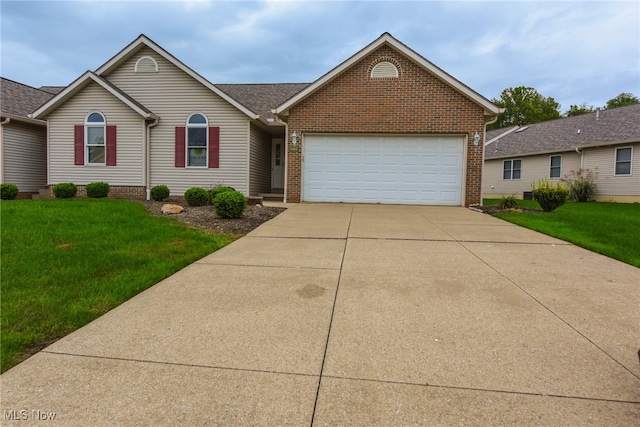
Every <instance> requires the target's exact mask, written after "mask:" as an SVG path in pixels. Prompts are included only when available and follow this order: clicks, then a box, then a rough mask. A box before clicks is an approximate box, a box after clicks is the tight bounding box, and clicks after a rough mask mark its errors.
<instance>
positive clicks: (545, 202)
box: [531, 179, 569, 212]
mask: <svg viewBox="0 0 640 427" xmlns="http://www.w3.org/2000/svg"><path fill="white" fill-rule="evenodd" d="M531 188H532V189H533V200H535V201H536V202H538V203H539V204H540V206H541V207H542V210H543V211H544V212H552V211H554V210H555V209H557V208H559V207H560V206H562V205H564V203H565V202H566V201H567V197H569V190H567V187H565V186H564V184H562V183H561V182H559V183H558V185H555V186H554V185H553V184H551V183H550V182H549V181H548V180H547V179H541V180H539V181H538V182H537V183H533V184H531Z"/></svg>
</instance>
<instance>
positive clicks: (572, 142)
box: [485, 104, 640, 158]
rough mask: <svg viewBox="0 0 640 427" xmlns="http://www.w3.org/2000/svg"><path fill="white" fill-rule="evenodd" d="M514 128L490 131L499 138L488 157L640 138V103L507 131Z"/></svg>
mask: <svg viewBox="0 0 640 427" xmlns="http://www.w3.org/2000/svg"><path fill="white" fill-rule="evenodd" d="M512 129H513V127H510V128H503V129H496V130H492V131H488V132H487V137H486V140H487V141H491V140H492V139H495V138H498V139H497V140H496V141H493V142H491V143H490V144H488V145H487V146H486V147H485V158H499V157H506V156H514V155H517V156H520V155H532V154H539V153H552V152H561V151H568V150H574V149H575V148H581V147H588V146H598V145H606V144H615V143H621V142H631V141H640V104H635V105H628V106H626V107H619V108H613V109H610V110H600V111H594V112H593V113H588V114H582V115H579V116H573V117H567V118H562V119H557V120H549V121H546V122H541V123H535V124H531V125H524V126H520V127H519V128H518V129H516V130H515V131H512V132H510V133H507V134H505V133H506V132H509V131H510V130H512ZM503 134H505V135H503ZM501 135H503V136H501Z"/></svg>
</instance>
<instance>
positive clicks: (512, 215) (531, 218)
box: [484, 199, 640, 267]
mask: <svg viewBox="0 0 640 427" xmlns="http://www.w3.org/2000/svg"><path fill="white" fill-rule="evenodd" d="M484 202H485V203H484V204H485V205H492V204H497V202H498V200H497V199H486V200H485V201H484ZM520 203H521V206H525V207H530V208H533V209H540V207H539V206H538V204H537V203H536V202H534V201H521V202H520ZM496 216H497V217H499V218H502V219H504V220H507V221H509V222H512V223H514V224H518V225H521V226H523V227H526V228H530V229H532V230H536V231H539V232H541V233H544V234H548V235H550V236H553V237H557V238H559V239H562V240H566V241H568V242H571V243H574V244H576V245H578V246H581V247H583V248H585V249H589V250H590V251H593V252H597V253H599V254H602V255H606V256H608V257H611V258H614V259H617V260H619V261H622V262H625V263H627V264H631V265H633V266H636V267H640V239H638V236H640V204H638V203H595V202H590V203H566V204H564V205H563V206H561V207H559V208H558V209H556V210H555V211H553V212H549V213H542V212H540V213H526V212H522V213H521V212H501V213H498V214H497V215H496Z"/></svg>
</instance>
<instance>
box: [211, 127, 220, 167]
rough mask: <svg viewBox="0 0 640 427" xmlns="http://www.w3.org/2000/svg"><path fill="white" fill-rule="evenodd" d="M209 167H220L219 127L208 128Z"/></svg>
mask: <svg viewBox="0 0 640 427" xmlns="http://www.w3.org/2000/svg"><path fill="white" fill-rule="evenodd" d="M209 167H210V168H219V167H220V128H219V127H210V128H209Z"/></svg>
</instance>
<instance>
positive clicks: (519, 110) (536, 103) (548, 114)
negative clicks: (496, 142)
mask: <svg viewBox="0 0 640 427" xmlns="http://www.w3.org/2000/svg"><path fill="white" fill-rule="evenodd" d="M492 102H493V103H494V104H496V105H497V106H499V107H503V108H505V109H506V111H505V112H504V113H502V114H500V115H499V116H498V121H497V122H496V123H494V124H493V125H491V126H490V127H489V129H499V128H503V127H506V126H513V125H526V124H531V123H538V122H543V121H545V120H552V119H557V118H559V117H560V104H558V103H557V102H556V100H555V99H553V98H551V97H549V98H545V97H544V96H542V95H540V94H539V93H538V91H537V90H535V89H534V88H532V87H525V86H518V87H516V88H511V87H510V88H508V89H505V90H503V91H502V93H501V94H500V99H493V100H492Z"/></svg>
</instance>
